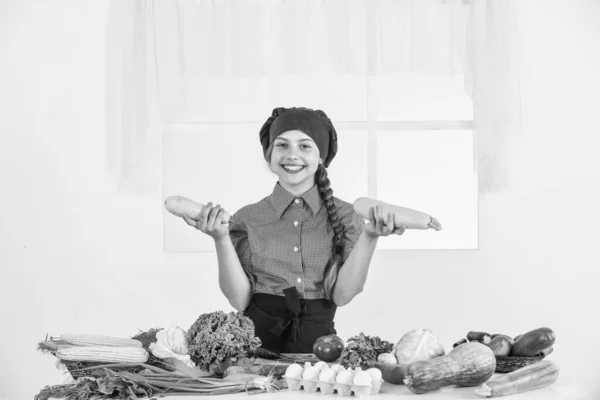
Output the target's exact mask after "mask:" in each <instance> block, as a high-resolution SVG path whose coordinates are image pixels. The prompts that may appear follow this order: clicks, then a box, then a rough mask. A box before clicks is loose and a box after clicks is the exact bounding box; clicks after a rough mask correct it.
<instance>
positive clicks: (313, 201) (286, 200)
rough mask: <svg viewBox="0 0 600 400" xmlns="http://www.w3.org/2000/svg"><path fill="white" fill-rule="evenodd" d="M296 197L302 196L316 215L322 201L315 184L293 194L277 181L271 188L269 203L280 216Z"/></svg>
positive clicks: (279, 216)
mask: <svg viewBox="0 0 600 400" xmlns="http://www.w3.org/2000/svg"><path fill="white" fill-rule="evenodd" d="M298 197H300V198H302V199H303V200H304V201H305V202H306V203H307V204H308V206H309V207H310V209H311V210H312V212H313V214H314V215H317V213H318V212H319V210H320V209H321V204H323V201H322V200H321V196H320V195H319V190H318V189H317V185H316V184H315V185H313V187H311V188H310V189H309V190H307V191H306V192H304V193H302V194H301V195H300V196H294V195H293V194H292V193H290V192H288V191H287V190H286V189H284V188H283V186H281V185H280V184H279V182H277V183H276V184H275V188H274V189H273V193H272V194H271V203H272V204H273V207H275V212H276V213H277V218H281V216H282V215H283V213H284V212H285V210H286V209H287V208H288V206H289V205H290V204H291V202H292V201H294V199H296V198H298Z"/></svg>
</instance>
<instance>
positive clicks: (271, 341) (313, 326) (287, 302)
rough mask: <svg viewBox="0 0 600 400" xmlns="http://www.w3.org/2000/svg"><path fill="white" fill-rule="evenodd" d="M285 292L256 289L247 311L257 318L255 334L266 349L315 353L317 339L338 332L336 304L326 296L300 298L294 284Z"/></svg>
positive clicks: (254, 319)
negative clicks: (278, 293)
mask: <svg viewBox="0 0 600 400" xmlns="http://www.w3.org/2000/svg"><path fill="white" fill-rule="evenodd" d="M283 293H284V295H285V296H275V295H270V294H265V293H256V294H254V296H253V297H252V301H251V302H250V305H249V306H248V308H247V309H246V311H244V315H245V316H247V317H249V318H250V319H251V320H252V322H254V327H255V330H256V336H258V337H259V338H260V340H261V341H262V346H263V347H264V348H266V349H269V350H272V351H276V352H279V353H312V351H313V344H314V343H315V341H316V340H317V339H318V338H319V337H321V336H324V335H329V334H332V333H336V331H335V328H334V323H333V317H334V316H335V311H336V309H337V306H336V305H335V303H333V302H332V301H329V300H325V299H315V300H306V299H302V298H300V296H299V295H298V291H297V290H296V288H295V287H290V288H287V289H284V290H283Z"/></svg>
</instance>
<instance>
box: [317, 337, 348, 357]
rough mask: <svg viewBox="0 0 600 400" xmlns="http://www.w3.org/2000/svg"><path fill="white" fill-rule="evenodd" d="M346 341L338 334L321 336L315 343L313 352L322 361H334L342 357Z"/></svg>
mask: <svg viewBox="0 0 600 400" xmlns="http://www.w3.org/2000/svg"><path fill="white" fill-rule="evenodd" d="M343 350H344V341H343V340H342V338H340V337H339V336H338V335H326V336H321V337H320V338H318V339H317V340H316V341H315V344H314V345H313V353H314V354H315V356H317V358H318V359H319V360H321V361H325V362H332V361H335V360H337V359H338V358H340V356H341V355H342V351H343Z"/></svg>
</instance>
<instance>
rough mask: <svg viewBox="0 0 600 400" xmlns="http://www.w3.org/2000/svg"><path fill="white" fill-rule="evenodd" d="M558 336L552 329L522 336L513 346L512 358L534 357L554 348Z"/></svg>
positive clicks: (539, 330) (538, 330)
mask: <svg viewBox="0 0 600 400" xmlns="http://www.w3.org/2000/svg"><path fill="white" fill-rule="evenodd" d="M555 339H556V335H555V334H554V332H553V331H552V329H550V328H538V329H534V330H532V331H529V332H527V333H525V334H523V335H521V336H520V337H519V338H518V339H517V340H515V343H514V344H513V346H512V352H511V354H510V355H511V356H521V357H533V356H535V355H536V354H538V353H541V352H542V351H544V350H547V349H548V348H550V347H552V345H553V344H554V340H555Z"/></svg>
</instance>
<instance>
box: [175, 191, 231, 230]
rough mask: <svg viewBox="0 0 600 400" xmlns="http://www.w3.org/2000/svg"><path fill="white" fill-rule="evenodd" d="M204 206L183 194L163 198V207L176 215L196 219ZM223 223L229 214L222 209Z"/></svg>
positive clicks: (226, 221) (226, 220) (227, 219)
mask: <svg viewBox="0 0 600 400" xmlns="http://www.w3.org/2000/svg"><path fill="white" fill-rule="evenodd" d="M204 207H206V206H205V205H204V204H200V203H197V202H195V201H194V200H191V199H188V198H187V197H183V196H170V197H167V199H166V200H165V208H166V209H167V211H168V212H170V213H171V214H173V215H176V216H178V217H182V218H183V216H187V217H189V218H191V219H193V220H197V219H198V216H199V215H200V213H201V212H202V210H203V209H204ZM222 215H223V224H226V223H228V222H229V218H231V216H230V215H229V213H228V212H227V211H225V210H223V214H222Z"/></svg>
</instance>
